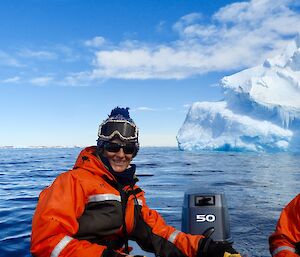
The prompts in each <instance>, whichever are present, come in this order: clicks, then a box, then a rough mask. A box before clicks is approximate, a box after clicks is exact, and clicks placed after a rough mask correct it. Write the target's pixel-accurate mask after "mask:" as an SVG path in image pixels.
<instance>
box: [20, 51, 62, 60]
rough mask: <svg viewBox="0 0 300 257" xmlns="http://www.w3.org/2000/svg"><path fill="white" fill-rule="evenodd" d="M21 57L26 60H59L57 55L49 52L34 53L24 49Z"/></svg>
mask: <svg viewBox="0 0 300 257" xmlns="http://www.w3.org/2000/svg"><path fill="white" fill-rule="evenodd" d="M19 55H20V56H22V57H26V58H37V59H46V60H53V59H57V54H56V53H53V52H49V51H32V50H30V49H24V50H21V51H20V52H19Z"/></svg>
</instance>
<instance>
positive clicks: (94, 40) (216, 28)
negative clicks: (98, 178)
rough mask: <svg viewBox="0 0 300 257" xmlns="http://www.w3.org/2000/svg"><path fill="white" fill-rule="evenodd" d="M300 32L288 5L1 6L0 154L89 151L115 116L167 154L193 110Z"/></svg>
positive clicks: (167, 0) (37, 1) (65, 1)
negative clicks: (115, 112)
mask: <svg viewBox="0 0 300 257" xmlns="http://www.w3.org/2000/svg"><path fill="white" fill-rule="evenodd" d="M299 30H300V4H299V2H298V1H297V0H280V1H274V0H252V1H239V2H237V1H225V0H216V1H212V0H178V1H176V0H152V1H150V0H136V1H134V0H102V1H99V0H49V1H42V0H26V1H19V0H6V1H0V114H1V116H0V117H1V119H0V125H1V126H0V131H1V133H0V146H15V147H31V146H88V145H94V144H95V143H96V139H97V132H98V126H99V124H100V123H101V122H102V121H103V120H104V119H106V118H107V116H108V115H109V113H110V111H111V109H113V108H114V107H116V106H120V107H129V108H130V114H131V117H132V118H133V119H134V121H135V123H136V124H137V126H138V127H139V135H140V143H141V146H176V145H177V142H176V135H177V133H178V131H179V129H180V127H181V126H182V124H183V122H184V120H185V118H186V115H187V113H188V110H189V107H190V106H191V105H192V104H193V103H195V102H199V101H200V102H202V101H220V100H222V98H223V93H222V90H221V88H220V87H219V86H218V83H219V81H220V79H221V78H222V77H224V76H227V75H231V74H234V73H236V72H238V71H241V70H243V69H246V68H249V67H253V66H256V65H258V64H260V63H262V62H263V61H264V60H265V59H266V58H271V57H273V56H275V55H277V54H278V53H280V52H281V51H282V50H283V49H284V48H286V46H287V45H288V43H289V41H291V40H292V39H294V38H295V37H296V35H297V34H298V33H299Z"/></svg>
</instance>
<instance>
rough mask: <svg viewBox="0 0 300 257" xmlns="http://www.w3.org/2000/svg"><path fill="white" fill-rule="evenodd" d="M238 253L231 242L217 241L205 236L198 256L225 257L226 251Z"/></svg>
mask: <svg viewBox="0 0 300 257" xmlns="http://www.w3.org/2000/svg"><path fill="white" fill-rule="evenodd" d="M225 252H228V253H231V254H234V253H236V254H237V253H238V252H237V251H236V250H234V249H233V248H232V246H231V244H230V243H223V242H215V241H213V240H212V239H210V238H207V237H205V238H203V239H201V240H200V242H199V250H198V254H197V257H223V256H224V253H225Z"/></svg>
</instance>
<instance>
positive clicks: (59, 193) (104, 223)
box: [31, 147, 203, 257]
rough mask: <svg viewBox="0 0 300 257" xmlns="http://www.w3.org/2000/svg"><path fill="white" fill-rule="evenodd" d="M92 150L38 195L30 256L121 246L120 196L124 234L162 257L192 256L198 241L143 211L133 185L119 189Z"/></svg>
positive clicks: (92, 255) (96, 253) (95, 253)
mask: <svg viewBox="0 0 300 257" xmlns="http://www.w3.org/2000/svg"><path fill="white" fill-rule="evenodd" d="M95 150H96V148H95V147H88V148H86V149H84V150H83V151H82V152H81V153H80V155H79V156H78V158H77V161H76V164H75V166H74V168H73V170H70V171H68V172H65V173H62V174H61V175H59V176H58V177H57V178H56V179H55V181H54V182H53V183H52V185H51V186H49V187H47V188H46V189H44V190H43V191H42V192H41V194H40V197H39V201H38V204H37V208H36V211H35V214H34V217H33V222H32V235H31V253H32V254H33V256H36V257H71V256H72V257H82V256H88V257H100V256H102V254H103V251H104V250H105V249H107V248H108V247H109V249H114V250H116V251H117V250H120V248H121V247H123V244H124V228H123V217H124V216H123V211H122V204H124V195H126V199H125V204H126V206H124V207H125V208H126V212H125V213H126V214H125V224H126V231H127V234H128V237H129V238H130V239H131V240H135V241H137V242H138V244H140V245H141V246H142V247H143V248H144V249H146V250H147V251H151V252H154V253H155V254H157V255H159V256H162V257H171V256H172V257H186V256H190V257H193V256H196V254H197V250H198V243H199V240H200V239H201V238H203V236H201V235H189V234H185V233H183V232H180V231H178V230H176V229H175V228H173V227H171V226H168V225H167V224H166V223H165V222H164V220H163V218H162V217H161V216H160V215H159V214H158V213H157V212H156V211H154V210H151V209H150V208H148V206H147V204H146V201H145V198H144V192H143V191H142V190H141V189H140V188H139V187H138V186H136V185H132V186H125V187H124V188H123V190H120V188H118V186H117V183H116V181H115V179H114V178H113V176H112V175H111V173H110V172H109V171H108V170H107V168H106V167H105V166H104V165H103V163H102V162H101V161H100V160H99V158H97V157H96V156H95V155H94V152H95ZM120 192H123V193H122V195H123V196H122V195H121V193H120ZM122 202H123V203H122Z"/></svg>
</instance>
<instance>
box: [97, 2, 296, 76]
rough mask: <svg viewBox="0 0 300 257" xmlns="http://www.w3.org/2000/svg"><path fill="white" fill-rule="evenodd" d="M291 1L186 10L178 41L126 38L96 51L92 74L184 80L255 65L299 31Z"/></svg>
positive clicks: (176, 25) (279, 48) (177, 26)
mask: <svg viewBox="0 0 300 257" xmlns="http://www.w3.org/2000/svg"><path fill="white" fill-rule="evenodd" d="M292 4H293V1H288V0H282V1H278V2H276V1H275V2H274V1H273V0H252V1H249V2H239V3H233V4H230V5H227V6H225V7H223V8H221V9H220V10H218V11H217V12H216V13H215V14H214V15H213V16H212V17H211V19H203V17H202V15H201V14H199V13H192V14H189V15H186V16H184V17H182V18H181V19H180V20H179V21H178V22H177V23H176V24H175V25H174V26H173V28H174V31H175V32H176V33H178V35H179V39H178V40H177V41H174V42H169V43H165V44H162V45H156V46H153V45H148V46H147V45H145V43H143V42H137V41H135V42H134V43H133V44H130V43H129V42H128V41H127V42H126V44H123V43H120V45H119V46H115V49H112V50H101V51H98V52H97V53H96V55H95V60H94V65H95V67H94V69H93V71H92V72H91V76H92V78H93V79H95V78H119V79H184V78H187V77H191V76H195V75H199V74H203V73H206V72H213V71H229V70H236V69H242V68H246V67H249V66H253V65H256V64H258V63H260V62H262V61H263V60H264V59H265V58H267V57H270V56H273V55H275V54H277V53H278V52H279V51H281V50H282V48H283V47H284V46H286V44H287V41H288V40H290V39H291V38H292V37H294V36H295V35H296V33H297V32H298V31H299V30H300V29H299V28H300V15H299V13H297V12H296V11H295V10H293V9H292V8H291V5H292ZM207 20H208V23H207Z"/></svg>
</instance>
